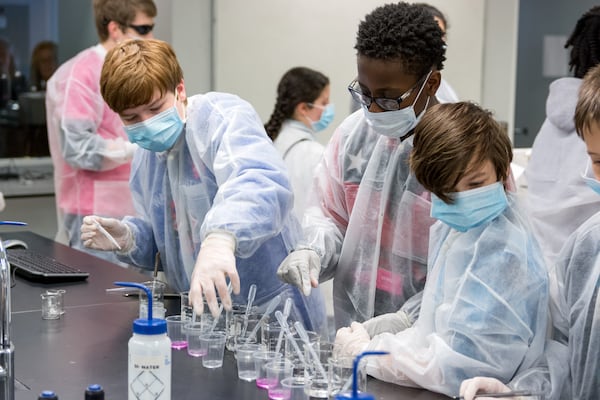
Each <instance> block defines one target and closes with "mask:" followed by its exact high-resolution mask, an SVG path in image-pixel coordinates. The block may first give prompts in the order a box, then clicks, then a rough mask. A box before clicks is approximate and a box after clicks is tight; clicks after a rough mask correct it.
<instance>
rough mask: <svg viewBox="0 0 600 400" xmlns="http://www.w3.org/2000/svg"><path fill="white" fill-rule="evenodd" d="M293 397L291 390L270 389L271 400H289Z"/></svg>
mask: <svg viewBox="0 0 600 400" xmlns="http://www.w3.org/2000/svg"><path fill="white" fill-rule="evenodd" d="M291 395H292V391H291V390H290V389H283V388H278V389H269V398H270V399H271V400H288V399H289V398H290V397H291Z"/></svg>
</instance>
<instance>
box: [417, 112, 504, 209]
mask: <svg viewBox="0 0 600 400" xmlns="http://www.w3.org/2000/svg"><path fill="white" fill-rule="evenodd" d="M413 145H414V148H413V151H412V154H411V156H410V166H411V168H412V170H413V171H414V173H415V176H416V178H417V180H418V181H419V182H420V183H421V184H422V185H423V187H425V188H426V189H427V190H429V191H430V192H432V193H434V194H435V195H436V196H438V197H439V198H440V199H441V200H443V201H444V202H446V203H452V198H451V197H450V196H448V194H449V193H452V192H455V191H456V190H455V188H456V185H457V184H458V182H459V181H460V180H461V178H462V177H463V176H464V175H465V173H467V172H469V171H468V170H467V168H468V167H469V166H470V165H471V163H475V164H476V165H480V164H481V163H483V162H485V161H486V160H490V161H491V162H492V164H493V165H494V169H495V170H496V175H497V176H498V179H499V180H502V181H503V180H505V179H506V178H507V176H508V169H509V166H510V162H511V161H512V145H511V143H510V139H509V138H508V135H507V134H506V132H504V130H503V129H502V127H501V126H500V124H499V123H498V122H496V121H495V120H494V118H493V117H492V113H491V112H489V111H487V110H484V109H482V108H481V107H479V106H478V105H476V104H473V103H470V102H460V103H448V104H438V105H435V106H433V107H431V108H429V109H428V110H427V112H426V113H425V115H424V116H423V119H422V120H421V121H420V122H419V124H418V125H417V127H416V128H415V134H414V139H413Z"/></svg>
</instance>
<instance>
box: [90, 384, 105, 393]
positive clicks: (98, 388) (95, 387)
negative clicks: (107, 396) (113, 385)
mask: <svg viewBox="0 0 600 400" xmlns="http://www.w3.org/2000/svg"><path fill="white" fill-rule="evenodd" d="M87 390H89V391H90V392H99V391H101V390H102V386H100V385H98V384H97V383H94V384H92V385H90V386H88V388H87Z"/></svg>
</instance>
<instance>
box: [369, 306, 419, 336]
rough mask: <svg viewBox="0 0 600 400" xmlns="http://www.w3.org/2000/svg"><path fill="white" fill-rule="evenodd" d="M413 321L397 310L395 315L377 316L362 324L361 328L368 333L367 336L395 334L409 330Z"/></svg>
mask: <svg viewBox="0 0 600 400" xmlns="http://www.w3.org/2000/svg"><path fill="white" fill-rule="evenodd" d="M412 324H413V321H412V320H411V319H410V317H409V316H408V314H406V313H405V312H404V311H402V310H398V311H397V312H395V313H388V314H382V315H378V316H376V317H374V318H371V319H369V320H367V321H365V322H363V327H364V328H365V330H366V331H367V332H368V333H369V336H370V337H371V338H373V336H376V335H379V334H380V333H383V332H389V333H393V334H396V333H398V332H402V331H403V330H405V329H406V328H410V327H411V326H412Z"/></svg>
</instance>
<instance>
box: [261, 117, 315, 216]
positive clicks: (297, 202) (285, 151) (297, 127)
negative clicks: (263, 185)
mask: <svg viewBox="0 0 600 400" xmlns="http://www.w3.org/2000/svg"><path fill="white" fill-rule="evenodd" d="M273 144H274V145H275V148H276V149H277V151H279V153H280V154H281V155H282V157H283V161H285V165H286V167H287V169H288V172H289V174H290V183H291V184H292V190H293V191H294V214H295V215H296V217H297V218H298V220H299V221H302V218H303V216H304V211H305V210H306V206H307V204H308V199H309V197H310V194H311V191H312V183H313V178H314V171H315V168H316V166H317V164H318V163H319V161H321V158H322V157H323V150H324V146H323V145H322V144H321V143H319V142H317V141H316V140H315V137H314V135H313V131H312V130H311V129H310V128H309V127H307V126H306V125H304V124H303V123H302V122H299V121H296V120H294V119H288V120H285V121H284V122H283V124H282V125H281V129H280V131H279V135H277V137H276V138H275V140H274V141H273Z"/></svg>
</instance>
